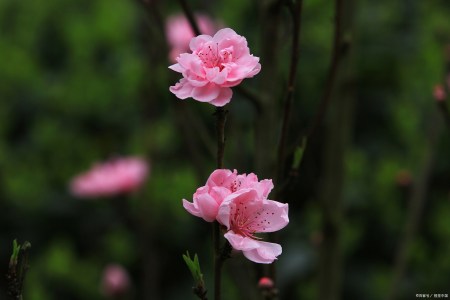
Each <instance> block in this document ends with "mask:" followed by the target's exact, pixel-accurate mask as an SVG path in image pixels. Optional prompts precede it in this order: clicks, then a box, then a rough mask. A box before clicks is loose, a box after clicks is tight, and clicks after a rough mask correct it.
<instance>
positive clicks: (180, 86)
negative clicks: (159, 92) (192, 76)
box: [169, 78, 194, 99]
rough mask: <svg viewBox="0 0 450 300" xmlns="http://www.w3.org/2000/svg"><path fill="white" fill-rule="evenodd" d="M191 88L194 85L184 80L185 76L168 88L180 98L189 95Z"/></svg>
mask: <svg viewBox="0 0 450 300" xmlns="http://www.w3.org/2000/svg"><path fill="white" fill-rule="evenodd" d="M193 89H194V87H193V86H192V85H191V84H190V83H189V82H188V81H187V80H186V78H181V79H180V81H179V82H177V83H176V84H175V85H174V86H171V87H170V88H169V90H170V91H171V92H172V93H174V94H175V96H177V97H178V98H180V99H186V98H188V97H191V95H192V90H193Z"/></svg>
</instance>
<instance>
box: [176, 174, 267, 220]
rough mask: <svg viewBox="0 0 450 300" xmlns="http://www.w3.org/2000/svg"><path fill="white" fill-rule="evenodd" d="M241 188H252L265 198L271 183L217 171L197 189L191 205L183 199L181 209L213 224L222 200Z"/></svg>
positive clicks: (250, 175) (251, 176) (248, 176)
mask: <svg viewBox="0 0 450 300" xmlns="http://www.w3.org/2000/svg"><path fill="white" fill-rule="evenodd" d="M243 188H253V189H255V190H256V191H257V193H258V195H259V196H260V197H267V196H268V195H269V193H270V191H271V190H272V188H273V183H272V180H268V179H265V180H261V181H258V177H257V176H256V175H255V174H253V173H251V174H248V175H246V174H239V175H238V174H237V171H236V170H234V172H232V171H231V170H226V169H218V170H215V171H214V172H212V173H211V175H210V176H209V178H208V180H207V181H206V185H205V186H202V187H200V188H198V189H197V191H196V192H195V193H194V195H193V202H192V203H191V202H189V201H187V200H186V199H183V207H184V208H185V209H186V210H187V211H188V212H189V213H191V214H192V215H194V216H197V217H200V218H203V219H204V220H205V221H207V222H213V221H214V220H215V219H216V217H217V212H218V210H219V206H220V204H221V203H222V202H223V200H224V199H225V198H226V197H227V196H228V195H230V194H231V193H234V192H236V191H238V190H240V189H243Z"/></svg>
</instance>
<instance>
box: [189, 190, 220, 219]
mask: <svg viewBox="0 0 450 300" xmlns="http://www.w3.org/2000/svg"><path fill="white" fill-rule="evenodd" d="M194 203H195V205H196V207H197V208H198V210H199V212H200V215H201V218H203V219H204V220H205V221H207V222H212V221H214V220H215V219H216V217H217V212H218V209H219V204H217V202H216V200H215V199H214V198H213V197H212V196H211V195H209V194H208V193H207V192H202V193H195V194H194Z"/></svg>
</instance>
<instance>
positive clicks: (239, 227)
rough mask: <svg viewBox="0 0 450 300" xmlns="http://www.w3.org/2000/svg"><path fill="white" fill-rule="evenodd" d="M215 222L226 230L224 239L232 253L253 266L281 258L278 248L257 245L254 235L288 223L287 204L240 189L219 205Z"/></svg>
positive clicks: (255, 192) (272, 230)
mask: <svg viewBox="0 0 450 300" xmlns="http://www.w3.org/2000/svg"><path fill="white" fill-rule="evenodd" d="M217 221H219V223H221V224H222V225H224V226H226V228H227V230H228V231H227V233H225V235H224V236H225V238H226V239H227V240H228V241H229V242H230V244H231V246H232V247H233V248H234V249H236V250H241V251H242V252H243V254H244V256H245V257H247V258H248V259H249V260H251V261H253V262H256V263H263V264H268V263H272V262H273V261H274V260H275V259H276V258H277V256H278V255H280V254H281V252H282V249H281V246H280V245H279V244H274V243H268V242H263V241H260V238H258V237H256V236H255V234H256V233H261V232H274V231H277V230H280V229H282V228H284V227H285V226H286V225H287V224H288V223H289V218H288V204H283V203H280V202H277V201H272V200H267V199H266V198H264V197H261V196H260V194H259V193H258V192H257V191H256V190H255V189H242V190H240V191H238V192H235V193H232V194H230V195H229V196H228V197H227V198H226V199H225V200H224V201H223V202H222V204H221V205H220V207H219V212H218V215H217Z"/></svg>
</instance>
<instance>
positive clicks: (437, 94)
mask: <svg viewBox="0 0 450 300" xmlns="http://www.w3.org/2000/svg"><path fill="white" fill-rule="evenodd" d="M433 97H434V99H436V101H439V102H441V101H444V100H445V98H446V97H447V95H446V94H445V89H444V87H443V86H442V85H441V84H436V85H435V86H434V88H433Z"/></svg>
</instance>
